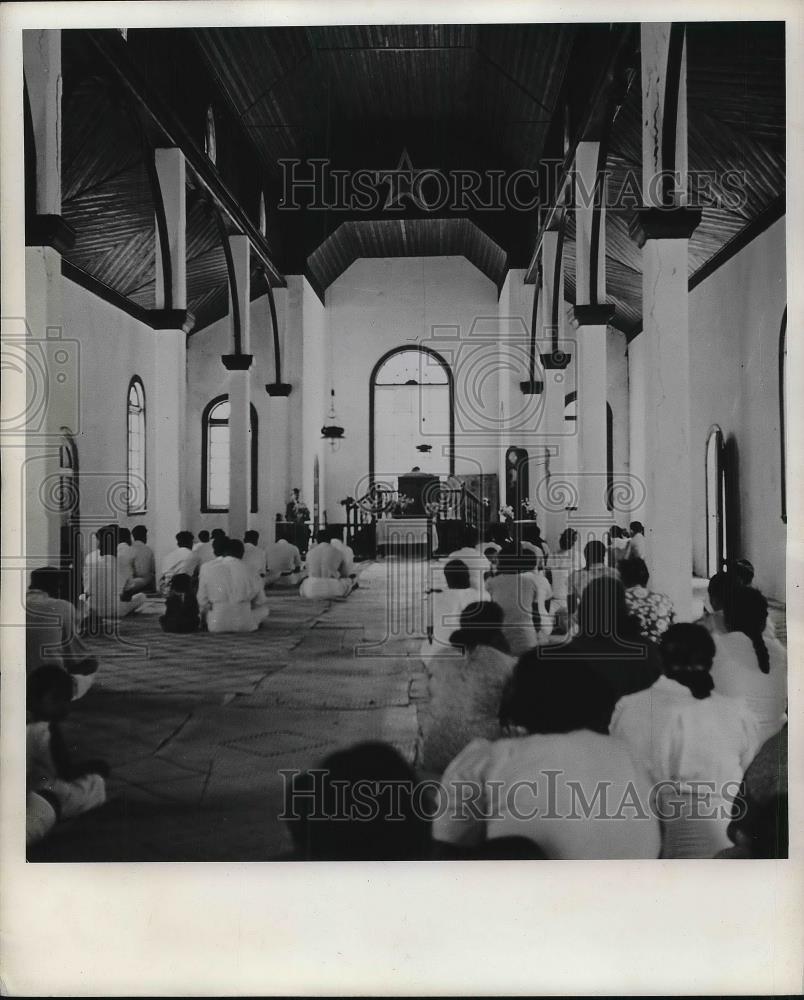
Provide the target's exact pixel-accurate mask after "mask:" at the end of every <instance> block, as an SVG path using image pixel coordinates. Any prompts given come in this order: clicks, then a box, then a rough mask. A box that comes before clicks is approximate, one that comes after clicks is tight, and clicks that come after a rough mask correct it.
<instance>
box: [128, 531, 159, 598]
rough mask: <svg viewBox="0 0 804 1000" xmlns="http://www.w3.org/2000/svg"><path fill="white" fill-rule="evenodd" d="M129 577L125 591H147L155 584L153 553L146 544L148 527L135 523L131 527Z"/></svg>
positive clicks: (129, 592) (130, 593) (136, 592)
mask: <svg viewBox="0 0 804 1000" xmlns="http://www.w3.org/2000/svg"><path fill="white" fill-rule="evenodd" d="M131 538H132V542H131V577H130V579H129V580H128V582H127V584H126V593H127V594H128V595H129V596H130V595H133V594H140V593H143V594H145V593H149V592H150V591H152V590H153V589H154V587H155V586H156V563H155V560H154V553H153V550H152V549H151V547H150V545H148V529H147V528H146V527H145V525H144V524H137V525H135V526H134V527H133V528H132V529H131Z"/></svg>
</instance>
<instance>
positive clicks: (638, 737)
mask: <svg viewBox="0 0 804 1000" xmlns="http://www.w3.org/2000/svg"><path fill="white" fill-rule="evenodd" d="M609 732H610V733H611V735H612V736H617V737H620V738H621V739H623V740H624V741H625V742H626V743H627V744H628V747H629V748H630V750H631V753H632V756H633V758H634V760H635V761H637V762H638V763H639V764H641V765H642V766H644V767H645V769H646V770H647V772H648V774H649V776H650V778H651V780H652V781H654V782H659V781H674V782H680V783H687V782H692V781H703V782H715V783H716V786H717V788H718V790H720V789H722V788H723V786H724V785H725V784H726V783H727V782H735V783H737V782H739V781H740V780H741V779H742V776H743V774H744V772H745V770H746V768H747V767H748V765H749V764H750V763H751V761H752V760H753V759H754V756H755V754H756V752H757V750H758V748H759V746H760V742H759V723H758V722H757V719H756V716H755V715H754V713H753V712H752V711H751V710H750V709H749V707H748V705H747V704H746V703H745V701H743V699H741V698H729V697H726V696H725V695H722V694H719V693H718V692H717V691H713V692H712V693H711V694H710V695H709V697H708V698H695V697H694V696H693V694H692V692H691V691H690V690H689V688H686V687H684V685H683V684H679V683H678V681H674V680H671V679H670V678H669V677H660V678H659V679H658V680H657V681H656V683H655V684H654V685H653V686H652V687H649V688H647V689H646V690H645V691H638V692H637V693H636V694H629V695H626V697H624V698H621V699H620V700H619V702H618V703H617V706H616V708H615V709H614V714H613V715H612V719H611V726H610V727H609ZM735 791H736V785H735V787H734V788H733V789H732V790H731V795H729V796H728V798H733V796H734V792H735Z"/></svg>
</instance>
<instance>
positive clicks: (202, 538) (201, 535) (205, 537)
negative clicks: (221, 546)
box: [198, 528, 209, 542]
mask: <svg viewBox="0 0 804 1000" xmlns="http://www.w3.org/2000/svg"><path fill="white" fill-rule="evenodd" d="M198 541H199V542H208V541H209V532H208V531H207V529H206V528H202V529H201V531H199V532H198Z"/></svg>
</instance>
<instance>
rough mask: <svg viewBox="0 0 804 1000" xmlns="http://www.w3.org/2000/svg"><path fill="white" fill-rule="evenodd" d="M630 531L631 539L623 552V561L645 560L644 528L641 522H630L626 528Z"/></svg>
mask: <svg viewBox="0 0 804 1000" xmlns="http://www.w3.org/2000/svg"><path fill="white" fill-rule="evenodd" d="M628 527H629V529H630V531H631V538H630V539H629V541H628V547H627V548H626V550H625V555H624V557H623V558H625V559H644V558H645V528H644V525H643V524H642V522H641V521H632V522H631V523H630V525H629V526H628Z"/></svg>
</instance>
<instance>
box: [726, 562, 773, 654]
mask: <svg viewBox="0 0 804 1000" xmlns="http://www.w3.org/2000/svg"><path fill="white" fill-rule="evenodd" d="M731 573H732V575H733V576H734V579H735V582H736V583H737V585H738V586H740V587H753V586H754V564H753V563H752V562H751V561H750V560H748V559H745V558H743V559H735V560H734V566H733V567H732V569H731ZM754 589H755V590H759V588H758V587H755V588H754ZM760 593H762V591H760ZM762 635H763V637H764V638H766V639H775V638H776V626H775V625H774V624H773V622H772V621H771V619H770V615H768V624H767V625H766V626H765V631H764V632H763V633H762Z"/></svg>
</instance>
